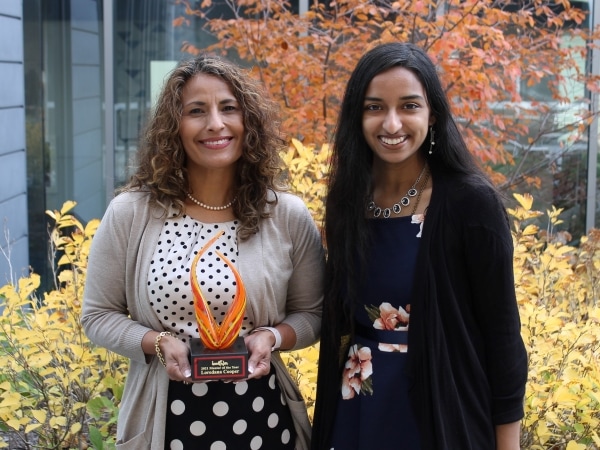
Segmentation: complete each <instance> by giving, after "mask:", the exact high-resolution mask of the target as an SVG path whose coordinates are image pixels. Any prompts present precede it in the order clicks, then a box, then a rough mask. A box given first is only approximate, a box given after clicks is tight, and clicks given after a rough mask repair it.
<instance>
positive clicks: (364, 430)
mask: <svg viewBox="0 0 600 450" xmlns="http://www.w3.org/2000/svg"><path fill="white" fill-rule="evenodd" d="M423 220H424V215H422V214H416V215H413V216H412V217H399V218H393V219H371V220H369V226H370V227H371V231H372V236H373V245H372V249H371V251H370V255H369V264H368V270H367V274H366V277H365V279H364V280H362V283H361V286H360V290H359V294H360V295H359V300H360V301H361V303H362V304H360V305H359V306H358V307H357V309H356V317H355V329H356V333H355V334H356V336H355V339H354V342H352V343H351V345H350V349H349V352H348V359H347V361H346V364H345V366H344V370H343V375H342V381H341V391H340V396H339V400H338V407H337V414H336V419H335V424H334V428H333V435H332V445H331V448H332V449H335V450H352V449H357V450H358V449H378V450H386V449H390V450H391V449H394V450H399V449H400V450H417V449H420V444H419V435H418V431H417V424H416V422H415V419H414V416H413V413H412V411H411V408H410V402H409V398H408V390H409V387H410V380H409V379H408V377H407V376H406V374H405V365H406V358H407V352H408V351H409V349H408V345H407V344H408V327H409V322H410V304H409V301H410V300H409V299H410V294H411V291H412V284H413V274H414V270H415V262H416V258H417V251H418V248H419V240H420V237H421V232H422V226H423Z"/></svg>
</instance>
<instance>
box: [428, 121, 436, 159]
mask: <svg viewBox="0 0 600 450" xmlns="http://www.w3.org/2000/svg"><path fill="white" fill-rule="evenodd" d="M429 136H430V137H429V154H430V155H431V154H432V153H433V146H434V145H435V141H434V136H435V130H434V129H433V127H430V128H429Z"/></svg>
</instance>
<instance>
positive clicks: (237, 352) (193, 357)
mask: <svg viewBox="0 0 600 450" xmlns="http://www.w3.org/2000/svg"><path fill="white" fill-rule="evenodd" d="M224 233H225V232H224V231H222V232H221V233H217V234H216V235H215V236H214V237H212V238H211V239H210V240H209V241H208V242H207V243H206V244H205V245H204V246H203V247H202V249H201V250H200V251H199V252H198V254H197V255H196V257H195V258H194V260H193V262H192V268H191V275H190V278H191V284H192V292H193V294H194V308H195V312H196V321H197V322H198V331H199V335H200V337H199V338H192V340H191V342H190V363H191V366H192V376H191V378H192V380H193V381H207V380H240V379H243V378H246V377H247V376H248V349H247V348H246V344H245V342H244V338H243V337H240V336H239V334H240V330H241V329H242V321H243V320H244V313H245V311H246V290H245V288H244V283H243V282H242V278H241V277H240V274H239V272H238V271H237V269H236V268H235V266H234V265H233V264H232V263H231V261H229V259H227V258H226V257H225V256H224V255H223V254H222V253H221V252H219V251H218V250H216V251H215V253H216V254H217V255H218V256H219V257H220V258H221V259H222V260H223V261H224V262H225V264H226V265H227V267H229V268H230V269H231V271H232V272H233V276H234V277H235V281H236V292H235V297H234V299H233V301H232V303H231V306H230V308H229V310H228V311H227V313H226V314H225V317H224V318H223V321H222V322H221V324H220V325H219V324H218V323H217V321H216V320H215V318H214V317H213V315H212V313H211V311H210V308H209V306H208V303H207V301H206V299H205V298H204V295H203V294H202V291H201V289H200V285H199V284H198V279H197V276H196V266H197V265H198V260H199V259H200V257H201V256H202V255H203V254H204V253H205V252H206V250H207V249H208V248H209V247H210V246H211V245H213V244H214V243H215V241H216V240H217V239H218V238H219V237H220V236H221V235H223V234H224Z"/></svg>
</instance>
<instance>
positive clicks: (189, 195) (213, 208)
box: [187, 192, 237, 211]
mask: <svg viewBox="0 0 600 450" xmlns="http://www.w3.org/2000/svg"><path fill="white" fill-rule="evenodd" d="M187 196H188V198H189V199H190V200H191V201H193V202H194V203H195V204H196V205H198V206H201V207H202V208H204V209H208V210H210V211H223V210H224V209H227V208H231V205H233V203H234V202H235V201H236V199H237V197H233V200H231V201H230V202H229V203H227V204H226V205H223V206H210V205H207V204H206V203H202V202H201V201H200V200H197V199H195V198H194V197H192V194H190V193H189V192H188V194H187Z"/></svg>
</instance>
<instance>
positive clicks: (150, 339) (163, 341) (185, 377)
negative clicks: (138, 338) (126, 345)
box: [142, 331, 192, 382]
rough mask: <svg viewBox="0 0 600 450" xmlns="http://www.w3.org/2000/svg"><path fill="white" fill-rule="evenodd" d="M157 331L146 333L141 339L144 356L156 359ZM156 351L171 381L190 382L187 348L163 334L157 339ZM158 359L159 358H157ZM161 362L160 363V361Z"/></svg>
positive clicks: (177, 340) (190, 371)
mask: <svg viewBox="0 0 600 450" xmlns="http://www.w3.org/2000/svg"><path fill="white" fill-rule="evenodd" d="M159 336H160V333H159V332H158V331H148V332H147V333H146V334H145V335H144V338H143V339H142V349H143V351H144V353H145V354H146V355H150V356H154V355H156V358H158V354H157V352H156V346H157V339H158V338H159ZM158 350H160V353H161V354H162V357H163V360H164V362H165V370H166V371H167V374H168V375H169V378H170V379H171V380H175V381H185V382H191V381H192V380H191V378H190V377H191V375H192V370H191V367H190V360H189V352H190V348H189V346H188V345H187V344H186V343H185V342H183V341H180V340H179V339H177V338H176V337H175V336H171V335H170V334H163V335H162V336H160V339H158ZM158 359H160V358H158ZM161 362H162V361H161Z"/></svg>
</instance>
